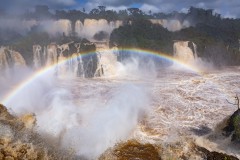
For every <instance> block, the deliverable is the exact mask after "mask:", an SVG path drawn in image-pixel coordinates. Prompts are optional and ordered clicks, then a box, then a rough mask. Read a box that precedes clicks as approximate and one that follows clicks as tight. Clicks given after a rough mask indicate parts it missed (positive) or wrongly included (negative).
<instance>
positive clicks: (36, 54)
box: [33, 45, 42, 69]
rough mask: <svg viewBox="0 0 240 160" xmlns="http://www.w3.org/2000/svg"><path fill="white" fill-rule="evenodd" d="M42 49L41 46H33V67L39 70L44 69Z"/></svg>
mask: <svg viewBox="0 0 240 160" xmlns="http://www.w3.org/2000/svg"><path fill="white" fill-rule="evenodd" d="M41 53H42V47H41V46H40V45H33V67H34V68H35V69H39V68H40V67H42V57H41Z"/></svg>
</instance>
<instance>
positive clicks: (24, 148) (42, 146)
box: [0, 104, 73, 160]
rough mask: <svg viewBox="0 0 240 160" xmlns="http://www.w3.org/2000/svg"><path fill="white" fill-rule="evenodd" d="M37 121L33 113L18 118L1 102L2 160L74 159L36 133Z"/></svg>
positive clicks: (0, 149)
mask: <svg viewBox="0 0 240 160" xmlns="http://www.w3.org/2000/svg"><path fill="white" fill-rule="evenodd" d="M35 123H36V118H35V116H34V115H33V114H27V115H24V116H22V117H20V118H18V117H16V116H13V115H11V114H10V113H9V112H8V110H7V108H6V107H5V106H3V105H1V104H0V160H2V159H5V160H16V159H28V160H35V159H48V160H53V159H67V158H66V157H68V158H69V159H73V157H71V156H70V154H68V153H66V152H62V151H60V149H59V150H58V149H57V147H55V146H51V145H50V144H48V143H46V142H45V141H44V139H43V138H42V137H40V136H39V135H38V134H37V133H35V132H34V130H33V128H34V125H35ZM61 152H62V153H61Z"/></svg>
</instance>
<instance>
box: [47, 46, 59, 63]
mask: <svg viewBox="0 0 240 160" xmlns="http://www.w3.org/2000/svg"><path fill="white" fill-rule="evenodd" d="M57 61H58V54H57V45H56V44H50V45H48V46H47V61H46V65H47V66H50V65H53V64H57Z"/></svg>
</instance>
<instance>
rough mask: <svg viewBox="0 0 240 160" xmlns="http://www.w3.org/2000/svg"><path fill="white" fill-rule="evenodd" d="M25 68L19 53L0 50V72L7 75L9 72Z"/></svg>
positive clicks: (3, 48)
mask: <svg viewBox="0 0 240 160" xmlns="http://www.w3.org/2000/svg"><path fill="white" fill-rule="evenodd" d="M23 67H26V62H25V60H24V58H23V57H22V55H21V54H20V53H19V52H16V51H13V50H10V49H9V48H7V47H1V48H0V72H1V73H2V74H5V75H9V74H10V73H11V71H12V70H13V71H14V70H15V69H19V68H23Z"/></svg>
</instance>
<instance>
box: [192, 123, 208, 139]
mask: <svg viewBox="0 0 240 160" xmlns="http://www.w3.org/2000/svg"><path fill="white" fill-rule="evenodd" d="M190 131H192V132H193V133H194V134H195V135H197V136H204V135H207V134H209V133H211V132H212V129H211V128H209V127H208V126H204V125H201V126H200V127H198V128H191V129H190Z"/></svg>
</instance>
